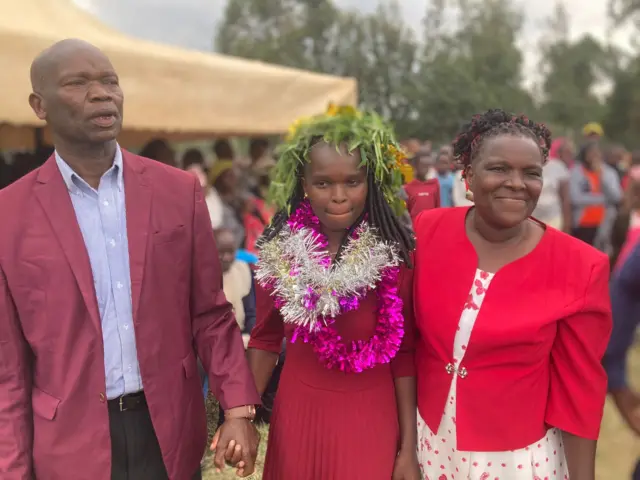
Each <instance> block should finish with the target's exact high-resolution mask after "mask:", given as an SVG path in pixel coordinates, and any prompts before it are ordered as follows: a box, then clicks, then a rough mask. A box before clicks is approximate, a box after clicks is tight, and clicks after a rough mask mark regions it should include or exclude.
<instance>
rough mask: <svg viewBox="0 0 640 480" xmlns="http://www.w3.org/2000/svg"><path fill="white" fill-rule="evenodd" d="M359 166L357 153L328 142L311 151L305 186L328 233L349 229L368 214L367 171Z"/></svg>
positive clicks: (303, 179) (304, 180)
mask: <svg viewBox="0 0 640 480" xmlns="http://www.w3.org/2000/svg"><path fill="white" fill-rule="evenodd" d="M359 164H360V155H359V154H358V153H357V152H353V153H352V154H349V153H347V151H346V150H345V149H344V148H340V150H339V151H338V150H337V149H336V147H335V146H334V145H329V144H327V143H324V142H320V143H318V144H316V145H315V146H314V147H313V148H312V149H311V151H310V153H309V164H308V165H307V166H306V168H305V170H304V176H303V178H302V182H303V183H302V185H303V187H304V192H305V194H306V195H307V197H308V199H309V202H310V203H311V208H313V212H314V213H315V214H316V216H317V217H318V219H319V220H320V224H321V225H322V227H323V229H324V230H325V232H326V231H330V232H344V231H345V230H348V229H349V228H350V227H351V226H352V225H353V224H354V223H355V222H356V220H358V218H359V217H360V216H361V215H362V212H364V209H365V206H366V201H367V193H368V185H367V171H366V169H365V168H364V167H360V166H359Z"/></svg>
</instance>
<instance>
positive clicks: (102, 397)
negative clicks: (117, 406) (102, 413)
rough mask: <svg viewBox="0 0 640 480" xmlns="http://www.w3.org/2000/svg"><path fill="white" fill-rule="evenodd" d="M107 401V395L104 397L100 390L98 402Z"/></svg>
mask: <svg viewBox="0 0 640 480" xmlns="http://www.w3.org/2000/svg"><path fill="white" fill-rule="evenodd" d="M106 401H107V397H105V395H104V393H102V392H100V402H101V403H104V402H106Z"/></svg>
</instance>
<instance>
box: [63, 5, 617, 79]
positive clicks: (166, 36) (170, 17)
mask: <svg viewBox="0 0 640 480" xmlns="http://www.w3.org/2000/svg"><path fill="white" fill-rule="evenodd" d="M74 1H75V2H76V3H77V4H78V5H80V6H81V7H83V8H85V9H86V10H88V11H90V12H91V13H94V14H95V15H96V16H98V17H99V18H100V19H101V20H103V21H104V22H105V23H107V24H108V25H110V26H112V27H114V28H116V29H118V30H120V31H122V32H125V33H127V34H130V35H135V36H139V37H142V38H145V39H147V40H153V41H157V42H162V43H169V44H172V45H177V46H180V47H185V48H191V49H197V50H211V48H212V45H213V37H214V32H215V26H216V24H217V23H218V22H219V21H220V19H221V16H222V14H223V12H224V7H225V4H226V0H74ZM334 1H335V3H336V4H337V5H339V6H340V7H347V8H354V9H358V10H361V11H371V10H373V9H375V7H376V5H377V1H376V0H334ZM513 1H514V2H517V4H518V5H524V12H525V18H526V21H525V27H524V35H523V45H522V47H523V48H524V50H525V52H526V55H525V76H526V77H530V78H534V77H535V76H536V65H537V64H538V61H539V59H538V58H537V56H536V53H535V52H536V45H537V43H538V41H539V40H540V37H541V36H542V35H544V25H545V23H546V18H547V17H548V16H549V15H550V14H552V12H553V10H554V7H555V4H556V1H558V0H533V1H525V0H513ZM428 2H429V0H401V1H400V4H401V5H402V11H403V15H404V17H405V19H406V22H407V24H408V25H410V26H412V27H413V28H414V29H415V30H416V31H417V32H420V30H421V21H422V17H423V16H424V12H425V11H426V7H427V4H428ZM607 3H608V0H564V4H565V6H566V8H567V10H568V12H569V14H570V16H571V21H572V24H571V34H572V36H574V37H579V36H580V35H582V34H584V33H585V32H590V33H592V34H593V35H595V36H597V37H598V38H600V39H605V38H607V32H608V30H609V28H608V27H609V25H608V20H607V14H606V13H607V12H606V9H607V7H606V5H607ZM627 37H628V32H627V31H625V29H622V31H620V32H618V33H617V34H616V35H615V36H614V37H612V38H613V39H614V41H616V43H619V44H621V45H625V44H627V42H626V38H627ZM525 83H527V84H529V83H531V82H530V81H529V79H525Z"/></svg>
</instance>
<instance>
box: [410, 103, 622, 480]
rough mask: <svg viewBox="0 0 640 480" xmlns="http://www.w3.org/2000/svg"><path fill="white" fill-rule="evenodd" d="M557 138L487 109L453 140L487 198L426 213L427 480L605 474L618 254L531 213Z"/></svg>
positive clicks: (421, 395) (422, 428) (422, 261)
mask: <svg viewBox="0 0 640 480" xmlns="http://www.w3.org/2000/svg"><path fill="white" fill-rule="evenodd" d="M549 144H550V134H549V131H548V130H547V129H546V127H544V126H543V125H539V124H536V123H534V122H532V121H531V120H529V119H527V118H526V117H522V116H513V115H510V114H507V113H505V112H503V111H500V110H490V111H488V112H486V113H484V114H482V115H477V116H475V117H474V118H473V120H472V122H471V123H470V124H469V125H468V126H466V127H465V129H464V130H463V131H462V133H461V134H460V135H459V136H458V137H457V139H456V140H455V142H454V150H455V155H456V157H457V158H458V159H459V161H460V162H461V163H462V165H464V174H465V178H466V180H467V182H468V185H469V189H470V191H471V192H472V193H473V198H474V202H475V205H474V206H473V207H460V208H452V209H439V210H431V211H427V212H424V213H422V214H421V215H420V216H419V217H418V218H417V219H416V222H415V230H416V236H417V248H416V252H417V257H416V268H415V285H416V292H415V301H416V306H415V312H416V323H417V326H418V330H419V332H420V339H419V341H418V345H417V351H416V365H417V369H418V370H417V371H418V409H419V417H418V432H419V433H418V437H419V438H418V444H419V460H420V462H421V467H422V469H423V474H424V475H425V478H428V479H431V480H434V479H447V480H451V479H454V478H455V479H471V480H494V479H496V478H498V479H501V480H536V479H544V478H548V479H549V480H554V479H566V478H567V476H570V478H571V480H594V475H595V473H594V464H595V451H596V439H597V437H598V430H599V426H600V420H601V417H602V411H603V407H604V400H605V395H606V382H607V379H606V375H605V373H604V371H603V368H602V366H601V364H600V360H601V358H602V356H603V353H604V351H605V348H606V344H607V339H608V338H609V335H610V332H611V311H610V304H609V297H608V275H609V268H608V259H607V257H606V256H605V255H603V254H602V253H600V252H598V251H597V250H595V249H593V248H592V247H589V246H588V245H586V244H585V243H583V242H580V241H578V240H575V239H573V238H572V237H569V236H568V235H565V234H564V233H562V232H559V231H558V230H556V229H554V228H547V226H546V225H545V224H543V223H541V222H539V221H537V220H535V219H533V218H531V213H532V212H533V210H534V208H535V206H536V201H537V200H538V197H539V195H540V191H541V189H542V168H543V165H544V162H545V160H546V157H547V150H548V147H549ZM565 458H566V460H565Z"/></svg>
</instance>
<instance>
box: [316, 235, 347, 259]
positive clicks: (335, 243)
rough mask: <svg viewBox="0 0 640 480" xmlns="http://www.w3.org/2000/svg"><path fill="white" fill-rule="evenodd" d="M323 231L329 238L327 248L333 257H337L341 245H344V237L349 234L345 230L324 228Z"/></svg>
mask: <svg viewBox="0 0 640 480" xmlns="http://www.w3.org/2000/svg"><path fill="white" fill-rule="evenodd" d="M322 233H323V234H324V236H325V237H326V238H327V249H328V250H329V253H330V254H331V256H332V257H335V255H336V253H338V250H339V249H340V245H342V242H343V241H344V238H345V237H346V236H347V232H346V231H345V230H341V231H331V230H327V229H324V228H323V229H322Z"/></svg>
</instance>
